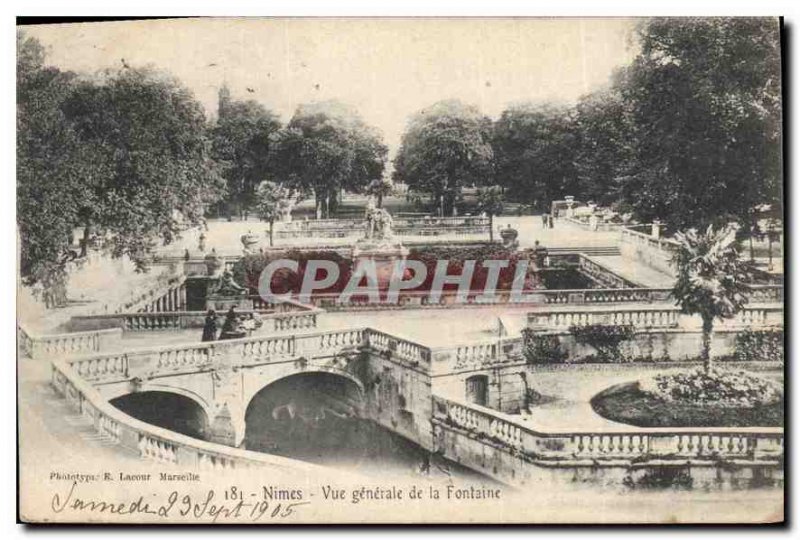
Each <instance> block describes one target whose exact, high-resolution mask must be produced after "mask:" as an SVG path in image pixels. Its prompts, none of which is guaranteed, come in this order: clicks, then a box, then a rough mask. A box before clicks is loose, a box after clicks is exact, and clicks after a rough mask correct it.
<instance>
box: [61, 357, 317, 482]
mask: <svg viewBox="0 0 800 540" xmlns="http://www.w3.org/2000/svg"><path fill="white" fill-rule="evenodd" d="M51 384H52V386H53V388H54V389H55V390H56V392H57V393H58V394H60V395H62V396H64V398H65V399H66V400H67V402H68V404H69V405H70V407H71V408H72V409H73V410H74V411H75V412H76V413H78V414H81V415H83V416H84V417H86V418H87V419H89V420H91V422H92V424H93V425H94V429H95V430H96V431H97V433H98V434H100V435H102V436H103V437H105V438H107V439H108V440H110V441H111V442H113V443H114V444H118V445H120V446H122V447H125V448H128V449H129V450H132V451H134V452H135V453H136V454H137V455H138V456H139V457H140V458H141V459H143V460H147V461H154V462H157V463H165V464H173V465H177V466H182V467H190V468H196V469H200V470H220V471H224V470H226V469H249V468H254V467H267V468H269V469H271V470H273V471H276V472H277V471H283V472H287V473H292V472H303V473H304V474H309V473H314V472H315V471H316V472H318V473H319V472H322V471H325V470H326V469H324V468H323V467H319V466H317V465H312V464H309V463H306V462H302V461H296V460H291V459H288V458H283V457H280V456H274V455H270V454H264V453H261V452H253V451H248V450H240V449H237V448H232V447H230V446H225V445H221V444H215V443H211V442H206V441H202V440H199V439H194V438H192V437H188V436H186V435H181V434H180V433H175V432H173V431H170V430H167V429H163V428H159V427H157V426H153V425H151V424H147V423H145V422H142V421H140V420H137V419H135V418H133V417H131V416H129V415H127V414H125V413H123V412H122V411H120V410H119V409H117V408H116V407H114V406H112V405H111V404H110V403H108V402H107V401H106V400H105V399H104V398H103V397H102V396H101V395H100V394H99V392H98V391H97V390H96V389H95V388H93V387H92V385H91V384H89V383H88V382H87V381H85V380H83V378H82V376H80V375H79V374H78V373H77V372H76V371H75V369H74V367H73V366H72V365H70V364H68V363H67V362H65V361H63V360H55V361H53V367H52V378H51Z"/></svg>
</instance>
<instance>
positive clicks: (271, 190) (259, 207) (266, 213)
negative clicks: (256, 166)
mask: <svg viewBox="0 0 800 540" xmlns="http://www.w3.org/2000/svg"><path fill="white" fill-rule="evenodd" d="M292 199H293V193H292V192H291V190H290V189H288V188H286V187H284V186H282V185H280V184H277V183H275V182H270V181H268V180H264V181H263V182H261V183H260V184H259V185H258V187H257V188H256V211H257V212H258V217H260V218H261V219H263V220H264V221H266V222H267V223H269V245H270V246H272V238H273V235H272V232H273V231H272V229H273V226H274V224H275V221H276V220H278V219H281V218H282V217H283V216H284V215H285V214H286V212H288V211H289V209H290V208H291V203H292Z"/></svg>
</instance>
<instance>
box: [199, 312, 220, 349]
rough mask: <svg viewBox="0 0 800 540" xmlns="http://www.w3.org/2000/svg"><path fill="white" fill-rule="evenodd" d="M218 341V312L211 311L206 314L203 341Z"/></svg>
mask: <svg viewBox="0 0 800 540" xmlns="http://www.w3.org/2000/svg"><path fill="white" fill-rule="evenodd" d="M216 340H217V312H216V311H214V310H213V309H209V310H208V313H206V322H205V324H204V325H203V339H202V341H216Z"/></svg>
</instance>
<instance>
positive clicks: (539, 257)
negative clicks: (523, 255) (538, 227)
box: [533, 240, 547, 269]
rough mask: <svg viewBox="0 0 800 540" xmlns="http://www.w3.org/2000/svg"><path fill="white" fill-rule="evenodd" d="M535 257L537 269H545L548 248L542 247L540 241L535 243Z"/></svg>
mask: <svg viewBox="0 0 800 540" xmlns="http://www.w3.org/2000/svg"><path fill="white" fill-rule="evenodd" d="M533 257H534V260H535V261H536V268H537V269H542V268H544V266H545V262H546V261H547V248H546V247H544V246H542V245H540V244H539V241H538V240H537V241H536V242H534V243H533Z"/></svg>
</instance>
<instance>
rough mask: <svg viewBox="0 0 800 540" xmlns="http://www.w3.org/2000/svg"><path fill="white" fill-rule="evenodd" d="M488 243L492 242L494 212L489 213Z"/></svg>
mask: <svg viewBox="0 0 800 540" xmlns="http://www.w3.org/2000/svg"><path fill="white" fill-rule="evenodd" d="M489 243H490V244H493V243H494V214H489Z"/></svg>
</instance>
